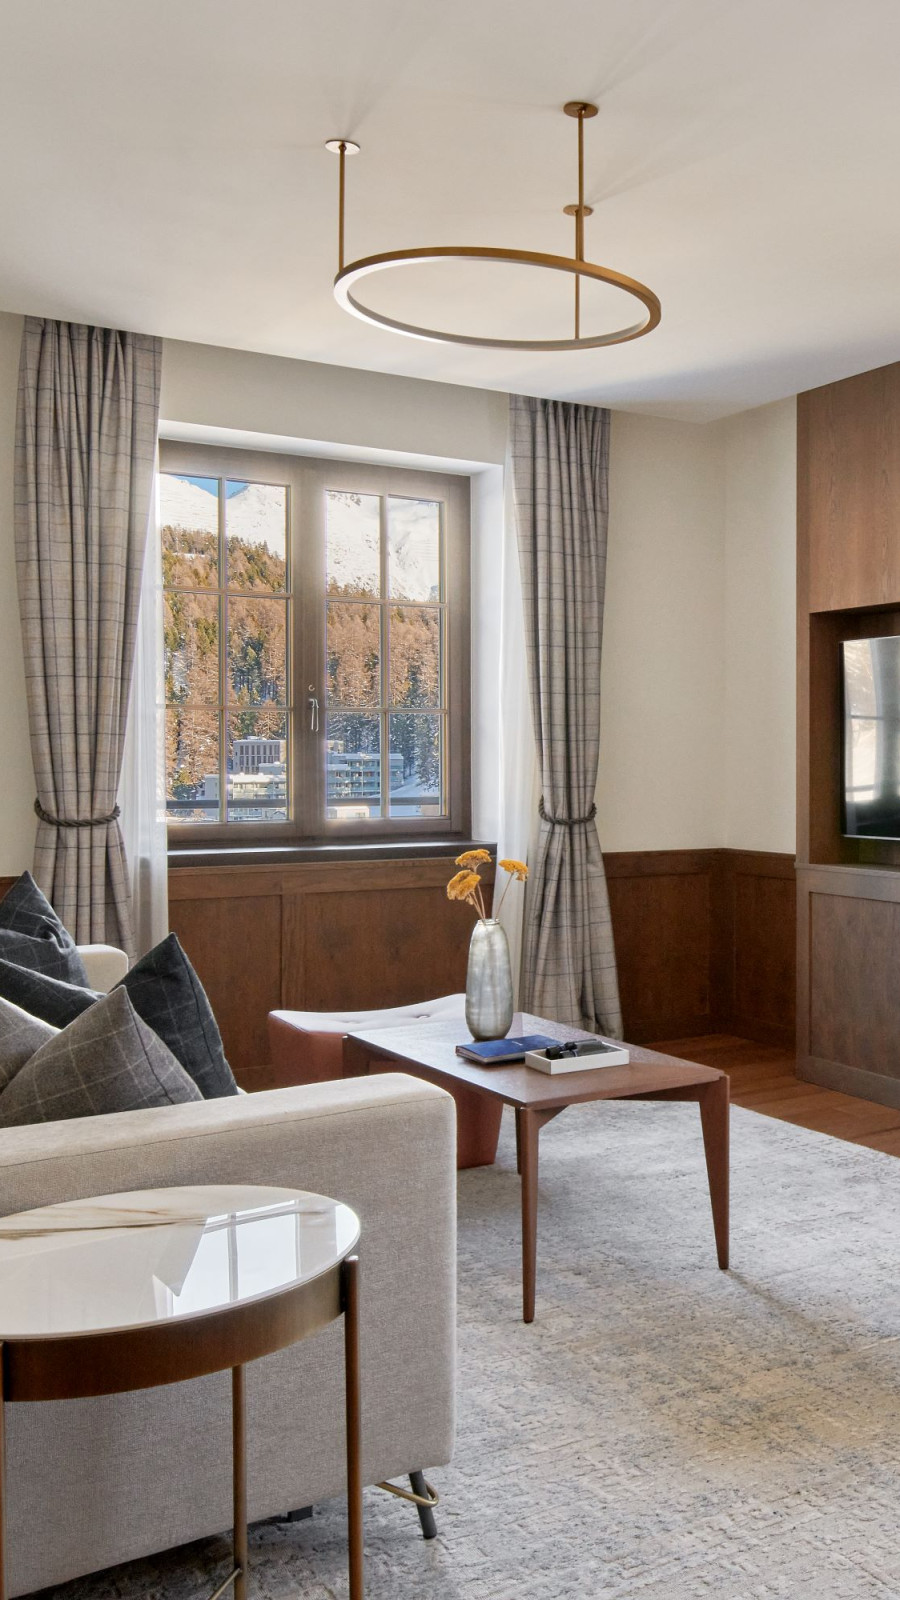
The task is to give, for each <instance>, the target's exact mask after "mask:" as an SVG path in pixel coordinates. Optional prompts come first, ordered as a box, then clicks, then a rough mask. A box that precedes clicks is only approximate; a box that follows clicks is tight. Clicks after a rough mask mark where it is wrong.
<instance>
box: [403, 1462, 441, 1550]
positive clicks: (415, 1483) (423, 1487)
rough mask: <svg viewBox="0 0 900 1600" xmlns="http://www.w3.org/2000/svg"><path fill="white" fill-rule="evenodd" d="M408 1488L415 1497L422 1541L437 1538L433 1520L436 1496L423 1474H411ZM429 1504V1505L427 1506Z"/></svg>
mask: <svg viewBox="0 0 900 1600" xmlns="http://www.w3.org/2000/svg"><path fill="white" fill-rule="evenodd" d="M409 1486H410V1488H411V1489H412V1492H413V1494H414V1495H415V1496H416V1510H417V1511H418V1513H419V1522H420V1524H421V1527H422V1538H423V1539H436V1538H437V1523H436V1522H435V1520H434V1510H433V1507H434V1505H435V1504H436V1502H437V1495H436V1494H435V1493H434V1490H433V1489H432V1488H431V1486H430V1485H429V1484H427V1483H426V1482H425V1474H424V1472H411V1473H410V1475H409ZM429 1502H430V1504H429Z"/></svg>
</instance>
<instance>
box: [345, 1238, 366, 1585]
mask: <svg viewBox="0 0 900 1600" xmlns="http://www.w3.org/2000/svg"><path fill="white" fill-rule="evenodd" d="M342 1280H343V1301H344V1376H345V1396H346V1405H347V1523H348V1528H347V1534H348V1551H349V1567H350V1600H363V1585H364V1576H363V1497H362V1458H361V1452H360V1394H359V1258H358V1257H357V1256H348V1257H347V1259H346V1261H345V1262H344V1266H343V1272H342Z"/></svg>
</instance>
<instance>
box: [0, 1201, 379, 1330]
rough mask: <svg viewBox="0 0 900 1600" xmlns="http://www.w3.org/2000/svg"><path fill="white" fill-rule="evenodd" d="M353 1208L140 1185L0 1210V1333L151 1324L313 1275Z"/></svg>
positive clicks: (346, 1238) (344, 1243)
mask: <svg viewBox="0 0 900 1600" xmlns="http://www.w3.org/2000/svg"><path fill="white" fill-rule="evenodd" d="M358 1238H359V1221H358V1219H357V1217H356V1215H355V1213H354V1212H353V1211H351V1210H350V1208H349V1206H345V1205H342V1204H341V1203H340V1202H339V1201H336V1200H329V1199H327V1198H326V1197H325V1196H324V1195H319V1194H307V1193H305V1192H304V1191H303V1190H300V1189H280V1188H269V1187H263V1186H259V1185H256V1184H252V1185H251V1184H245V1185H233V1186H229V1185H208V1186H197V1187H186V1188H178V1189H140V1190H136V1191H134V1192H133V1193H128V1194H108V1195H100V1196H97V1197H95V1198H93V1199H90V1200H73V1201H68V1202H65V1203H63V1204H61V1205H54V1206H42V1207H41V1208H40V1209H38V1210H35V1211H21V1212H18V1213H16V1214H15V1215H14V1216H8V1217H0V1339H3V1338H22V1339H26V1338H41V1337H47V1336H48V1335H51V1334H78V1333H88V1332H91V1333H96V1332H99V1331H101V1330H106V1331H113V1330H117V1329H123V1328H136V1327H148V1326H152V1325H153V1324H158V1323H162V1322H166V1321H169V1320H171V1319H172V1318H179V1317H194V1316H202V1315H203V1314H204V1313H205V1312H210V1311H216V1310H219V1309H221V1308H223V1307H226V1306H235V1305H239V1304H241V1303H244V1302H247V1301H251V1300H260V1299H264V1298H266V1297H267V1296H271V1295H276V1294H279V1293H282V1292H284V1291H285V1290H287V1289H290V1288H294V1287H296V1286H298V1285H300V1284H303V1283H307V1282H310V1281H311V1280H312V1279H313V1278H316V1277H319V1276H320V1275H321V1274H322V1273H323V1272H326V1271H328V1269H329V1268H331V1267H334V1266H335V1265H337V1263H338V1262H340V1261H342V1260H343V1259H344V1257H345V1256H347V1255H349V1254H350V1252H351V1251H352V1250H353V1248H354V1245H355V1244H356V1242H357V1240H358Z"/></svg>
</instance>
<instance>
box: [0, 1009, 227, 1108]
mask: <svg viewBox="0 0 900 1600" xmlns="http://www.w3.org/2000/svg"><path fill="white" fill-rule="evenodd" d="M202 1098H203V1096H202V1095H201V1093H200V1090H199V1089H198V1088H197V1085H196V1084H195V1083H194V1081H193V1079H192V1078H191V1077H189V1075H188V1074H187V1073H186V1072H185V1070H184V1068H183V1067H182V1066H181V1065H180V1063H179V1062H178V1061H176V1060H175V1057H174V1056H173V1055H172V1052H171V1050H169V1049H168V1048H167V1046H166V1045H164V1044H163V1042H162V1040H161V1039H159V1038H158V1037H157V1035H156V1034H155V1033H154V1031H153V1029H152V1028H149V1027H148V1026H147V1024H146V1023H145V1022H142V1021H141V1019H140V1017H139V1016H138V1014H137V1012H136V1011H135V1009H134V1006H133V1005H132V1004H131V1001H130V999H129V998H128V995H127V993H126V992H125V990H124V989H122V988H118V989H114V990H113V991H112V993H111V994H109V995H105V996H104V997H103V998H102V999H101V1000H98V1001H97V1002H96V1004H95V1005H92V1006H91V1007H90V1009H89V1010H88V1011H86V1012H83V1013H82V1015H81V1016H78V1017H76V1018H75V1020H74V1022H70V1023H69V1025H68V1027H67V1028H63V1029H62V1031H61V1032H60V1033H56V1034H54V1035H53V1037H52V1039H49V1040H48V1041H47V1042H46V1043H45V1044H43V1045H41V1047H40V1049H39V1050H37V1051H36V1052H35V1054H34V1055H33V1056H32V1057H31V1059H30V1060H29V1061H27V1062H26V1063H25V1065H24V1066H22V1067H20V1068H19V1071H18V1072H17V1073H16V1075H15V1077H14V1078H13V1079H12V1080H11V1082H9V1083H8V1084H7V1086H6V1088H5V1089H4V1090H3V1092H2V1093H0V1127H4V1128H9V1127H15V1126H18V1125H19V1124H22V1123H31V1122H61V1121H64V1120H66V1119H67V1118H71V1117H91V1116H97V1115H98V1114H102V1113H103V1112H109V1111H139V1110H142V1109H143V1108H145V1107H147V1106H165V1105H179V1104H181V1103H182V1102H185V1101H188V1100H201V1099H202Z"/></svg>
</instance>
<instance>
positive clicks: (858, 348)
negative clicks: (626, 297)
mask: <svg viewBox="0 0 900 1600" xmlns="http://www.w3.org/2000/svg"><path fill="white" fill-rule="evenodd" d="M898 74H900V4H898V3H897V0H856V3H855V4H853V5H848V4H847V0H514V3H513V0H343V3H340V4H338V3H335V0H330V3H329V0H0V150H2V154H3V159H2V161H0V223H2V228H0V307H2V308H5V309H7V310H11V311H29V312H35V313H38V314H43V315H49V316H58V317H65V318H72V319H76V320H79V321H88V322H100V323H106V324H111V325H115V326H120V327H130V328H136V329H141V330H144V331H147V332H155V333H162V334H166V335H169V336H171V337H174V338H179V339H187V340H199V341H202V342H205V343H210V344H220V345H227V346H235V347H238V348H242V349H251V350H261V351H269V352H274V353H277V354H279V355H286V356H300V357H305V358H307V359H310V360H314V361H326V362H336V363H340V364H341V365H344V366H351V367H365V368H370V369H372V370H376V371H384V372H395V373H405V374H408V375H412V376H418V377H424V378H436V379H441V380H443V381H445V382H452V383H462V384H475V385H479V386H482V387H487V388H497V389H514V390H520V391H524V392H530V393H536V394H547V395H556V396H564V397H567V398H571V399H583V400H592V401H598V402H603V403H606V404H611V405H614V406H617V407H622V408H626V409H634V410H646V411H650V412H653V413H655V414H657V415H668V416H681V417H690V418H696V419H698V420H702V419H706V418H710V417H715V416H721V415H725V414H727V413H728V412H730V411H734V410H739V409H742V408H744V407H747V406H752V405H758V404H761V403H763V402H764V401H767V400H771V399H776V398H779V397H781V396H783V395H785V394H790V393H793V392H795V391H796V390H798V389H803V388H808V387H810V386H812V385H814V384H817V383H824V382H827V381H829V380H830V379H833V378H836V377H842V376H845V375H847V374H849V373H851V372H855V371H861V370H863V369H865V368H867V367H872V366H878V365H881V364H883V363H885V362H888V361H892V360H896V359H898V358H900V149H898V146H900V95H898ZM581 97H584V98H590V99H594V100H597V101H598V102H599V104H600V108H601V111H600V116H599V117H598V118H596V119H595V120H594V121H593V122H591V123H589V124H588V125H587V128H586V146H587V190H588V199H589V201H590V202H591V203H592V204H593V205H594V207H595V214H594V216H593V218H592V219H591V220H590V221H589V222H588V223H587V246H588V255H590V256H593V258H594V259H597V260H599V261H601V262H603V264H604V265H607V266H612V267H614V268H616V269H618V270H620V271H623V272H626V273H628V274H630V275H632V276H634V277H637V278H639V279H642V280H643V281H644V282H646V283H648V284H649V285H650V286H651V287H652V288H653V289H655V290H656V292H657V293H658V294H659V296H660V298H661V300H662V305H663V321H662V324H661V326H660V328H659V329H658V330H657V331H656V332H655V333H653V334H650V335H649V336H648V337H647V338H645V339H641V340H638V341H637V342H635V343H632V344H626V345H621V346H618V347H616V348H613V349H608V350H602V349H601V350H596V351H588V352H583V353H580V354H570V355H530V356H529V355H519V354H509V353H505V352H500V351H479V350H467V349H453V348H450V347H447V346H441V345H436V344H428V343H421V342H419V341H417V340H411V339H405V338H402V337H400V336H399V335H395V334H391V333H388V332H386V331H382V330H379V329H374V328H370V327H367V326H365V325H364V324H362V323H359V322H357V321H356V320H355V319H354V318H351V317H349V316H348V315H347V314H346V313H345V312H343V311H341V310H340V309H339V308H338V307H337V306H336V305H335V303H334V300H333V298H332V293H331V279H332V277H333V274H334V270H335V249H336V238H335V232H336V181H337V163H336V160H335V158H334V157H333V156H331V155H329V154H328V153H327V152H326V151H325V150H324V149H323V141H324V140H325V139H326V138H328V137H331V136H336V135H347V136H351V137H353V138H354V139H356V140H358V141H359V143H360V144H361V145H362V154H361V155H359V156H357V157H356V158H355V159H354V161H353V162H352V163H351V164H350V166H349V169H348V180H349V214H348V245H349V252H350V254H351V255H357V254H369V253H371V252H374V251H379V250H385V249H391V248H397V247H399V246H401V245H405V246H410V245H416V244H435V243H441V244H443V243H468V244H488V243H500V244H509V245H516V246H520V247H524V248H530V249H538V250H541V249H543V250H550V251H555V250H559V251H563V252H568V251H569V249H570V240H571V223H570V221H569V219H567V218H564V217H563V216H562V214H561V207H562V206H563V204H564V203H565V202H566V201H570V200H573V199H574V198H575V193H574V135H575V125H574V124H573V123H572V122H571V121H569V120H568V119H567V118H565V117H563V116H562V115H561V114H560V109H559V108H560V107H561V105H562V103H563V101H565V100H567V99H572V98H581ZM563 281H564V280H560V283H562V282H563ZM405 287H406V284H405V283H404V282H401V280H400V279H399V278H398V279H397V280H396V282H395V283H394V284H392V285H391V286H390V291H391V293H392V294H397V292H398V291H399V290H400V289H403V288H405ZM553 287H554V290H555V291H556V292H559V288H558V285H557V283H556V280H555V278H554V280H553ZM529 292H530V291H529ZM565 292H566V293H567V294H568V290H566V291H565ZM385 293H387V285H385ZM525 293H526V291H524V290H521V291H520V290H519V289H518V287H515V288H514V289H513V290H512V291H510V290H509V289H508V286H507V284H506V283H505V282H503V281H501V279H500V278H499V277H498V278H494V277H491V278H490V279H489V280H485V281H479V282H478V283H477V284H476V283H475V282H474V280H473V279H472V278H471V277H470V276H464V277H460V278H458V279H454V280H453V281H452V282H451V283H447V282H442V283H441V284H435V283H426V282H425V281H424V280H422V281H421V282H420V284H419V286H418V287H415V286H414V285H413V283H412V279H411V278H410V279H409V281H408V294H409V298H408V299H407V298H406V297H405V296H404V304H409V305H412V306H413V309H415V308H417V307H419V306H421V307H424V306H425V302H426V300H427V301H428V302H429V306H428V309H429V310H430V311H431V312H432V314H434V315H439V314H442V315H444V316H445V317H446V318H453V319H455V320H456V321H458V322H459V323H462V324H465V322H466V319H467V318H468V319H469V320H470V321H471V320H472V319H473V318H476V319H477V318H479V317H484V316H486V315H489V316H490V317H491V318H493V317H494V316H495V315H496V316H499V317H500V318H501V320H503V321H504V322H505V323H508V322H509V319H510V318H513V319H514V317H515V315H516V314H519V315H521V312H522V308H523V306H524V307H526V308H527V309H528V317H527V321H528V324H529V327H531V326H532V322H531V319H532V316H533V317H534V326H535V327H536V326H537V322H538V313H539V311H540V310H541V309H542V308H541V307H539V306H538V305H537V304H536V303H535V304H534V308H533V310H532V302H531V301H530V300H526V299H524V298H523V297H524V294H525ZM436 297H437V298H438V299H439V300H440V301H441V303H440V305H439V306H438V309H437V310H435V308H434V302H435V298H436ZM385 303H386V302H385ZM396 303H397V304H399V301H398V302H396ZM510 325H512V324H510Z"/></svg>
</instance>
